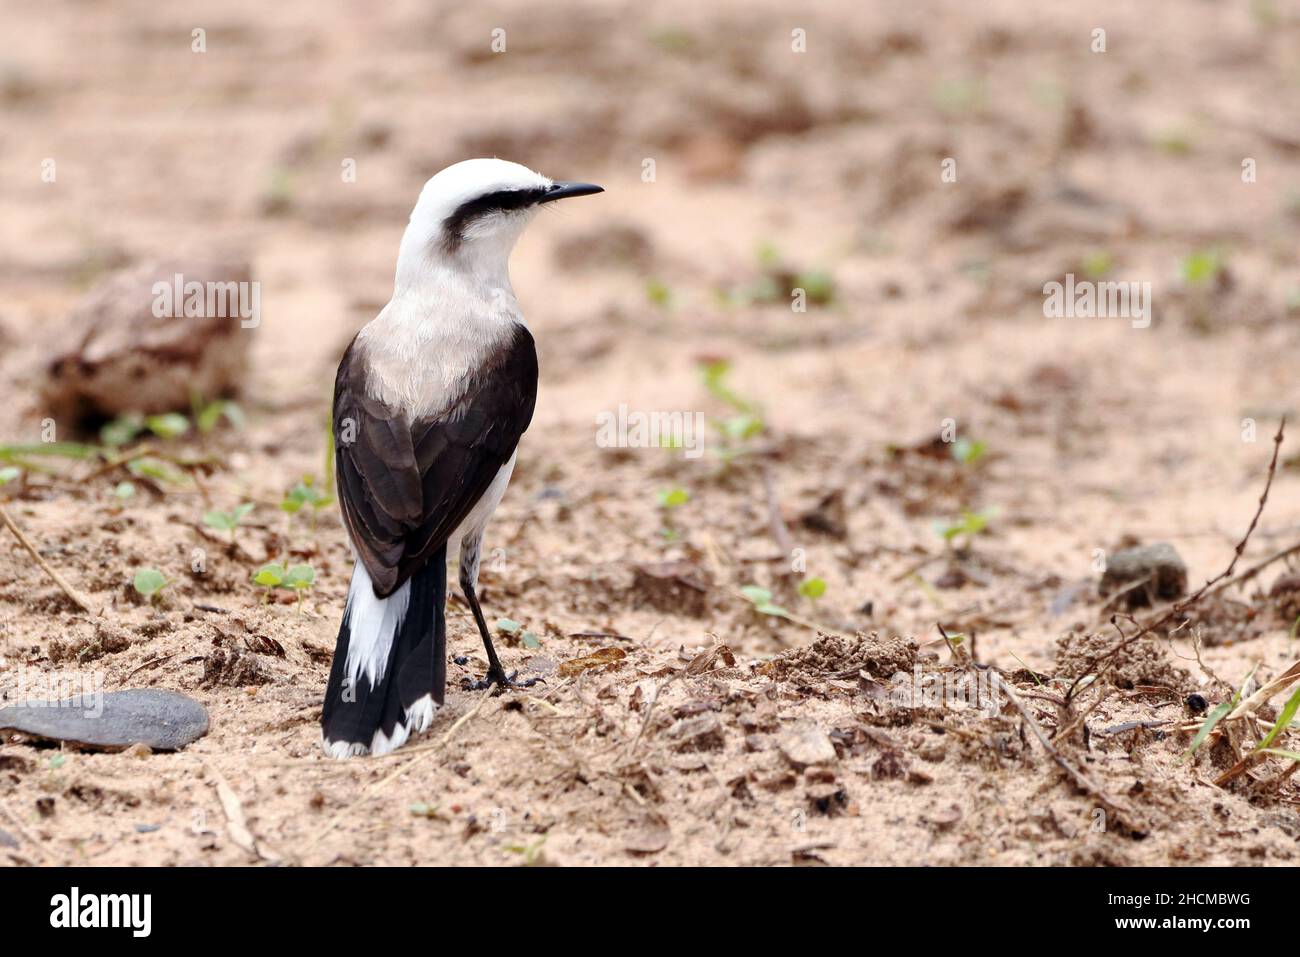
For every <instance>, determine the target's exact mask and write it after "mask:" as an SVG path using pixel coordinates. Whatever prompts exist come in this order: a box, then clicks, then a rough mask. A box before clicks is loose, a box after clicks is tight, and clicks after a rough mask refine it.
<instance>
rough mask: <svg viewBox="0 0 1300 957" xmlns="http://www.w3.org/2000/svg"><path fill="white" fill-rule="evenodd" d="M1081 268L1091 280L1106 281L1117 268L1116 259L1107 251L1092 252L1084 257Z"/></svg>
mask: <svg viewBox="0 0 1300 957" xmlns="http://www.w3.org/2000/svg"><path fill="white" fill-rule="evenodd" d="M1081 268H1082V269H1083V274H1084V275H1085V276H1087V277H1088V278H1089V279H1104V278H1105V277H1106V276H1108V275H1109V274H1110V271H1111V270H1112V269H1114V268H1115V257H1114V256H1112V255H1111V254H1110V253H1108V252H1105V251H1098V252H1092V253H1089V254H1088V255H1086V256H1084V257H1083V263H1082V265H1081Z"/></svg>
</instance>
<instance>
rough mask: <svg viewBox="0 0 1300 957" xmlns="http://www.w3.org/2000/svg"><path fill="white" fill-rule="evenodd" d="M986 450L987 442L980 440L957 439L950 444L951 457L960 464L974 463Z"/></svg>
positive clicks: (987, 447)
mask: <svg viewBox="0 0 1300 957" xmlns="http://www.w3.org/2000/svg"><path fill="white" fill-rule="evenodd" d="M988 450H989V446H988V443H987V442H984V441H982V440H979V439H974V440H972V439H958V440H957V441H956V442H954V443H953V444H952V457H953V458H954V459H956V460H957V461H958V462H960V463H961V464H962V465H974V464H975V463H976V462H978V461H979V460H980V459H982V458H984V453H985V452H987V451H988Z"/></svg>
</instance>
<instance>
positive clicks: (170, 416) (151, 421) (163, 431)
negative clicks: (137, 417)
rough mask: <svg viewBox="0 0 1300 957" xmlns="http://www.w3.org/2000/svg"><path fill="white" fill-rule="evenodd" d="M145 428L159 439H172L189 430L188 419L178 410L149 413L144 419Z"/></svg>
mask: <svg viewBox="0 0 1300 957" xmlns="http://www.w3.org/2000/svg"><path fill="white" fill-rule="evenodd" d="M144 424H145V428H147V429H148V430H149V431H150V432H152V433H153V434H154V435H156V436H158V437H159V438H160V439H174V438H176V436H178V435H184V434H185V433H186V432H188V431H189V430H190V420H189V419H187V418H185V416H183V415H181V414H180V413H179V412H165V413H163V414H162V415H151V416H149V417H148V418H147V419H145V420H144Z"/></svg>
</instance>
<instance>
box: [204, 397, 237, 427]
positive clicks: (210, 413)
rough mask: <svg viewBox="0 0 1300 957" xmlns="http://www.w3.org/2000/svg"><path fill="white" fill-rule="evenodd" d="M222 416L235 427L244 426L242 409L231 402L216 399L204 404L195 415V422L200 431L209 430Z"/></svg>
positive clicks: (215, 425)
mask: <svg viewBox="0 0 1300 957" xmlns="http://www.w3.org/2000/svg"><path fill="white" fill-rule="evenodd" d="M222 418H224V419H225V420H226V421H227V422H229V423H230V424H231V425H232V426H234V427H235V428H236V429H242V428H243V427H244V411H243V410H242V409H241V408H240V407H239V406H237V405H236V404H235V403H233V402H228V401H226V400H224V399H223V400H218V401H216V402H210V403H208V404H207V405H205V406H204V407H203V408H202V410H200V412H199V414H198V415H197V416H196V417H195V424H196V425H197V426H198V428H199V431H200V432H204V433H207V432H211V431H212V430H213V429H215V428H216V427H217V423H218V422H220V421H221V420H222Z"/></svg>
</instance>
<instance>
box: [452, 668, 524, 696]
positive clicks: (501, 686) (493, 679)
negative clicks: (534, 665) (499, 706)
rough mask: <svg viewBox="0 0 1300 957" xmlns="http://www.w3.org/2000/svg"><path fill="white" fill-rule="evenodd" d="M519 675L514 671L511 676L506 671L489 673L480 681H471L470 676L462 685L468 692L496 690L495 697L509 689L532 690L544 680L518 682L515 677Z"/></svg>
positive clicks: (463, 679) (464, 679) (462, 680)
mask: <svg viewBox="0 0 1300 957" xmlns="http://www.w3.org/2000/svg"><path fill="white" fill-rule="evenodd" d="M517 674H519V672H517V671H512V672H510V674H506V673H505V671H504V670H498V671H489V672H488V673H487V675H485V676H484V677H483V678H481V679H480V680H478V681H471V680H470V679H469V677H468V676H467V677H465V678H462V679H461V685H462V686H463V687H464V689H465V690H466V691H487V690H488V689H489V688H495V690H494V691H493V692H492V694H493V696H494V697H495V696H496V695H499V694H501V693H502V692H504V691H505V690H506V689H507V688H510V689H514V688H531V687H532V686H533V685H535V684H537V682H539V681H542V680H543V679H542V678H529V679H528V680H526V681H516V680H515V675H517Z"/></svg>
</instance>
